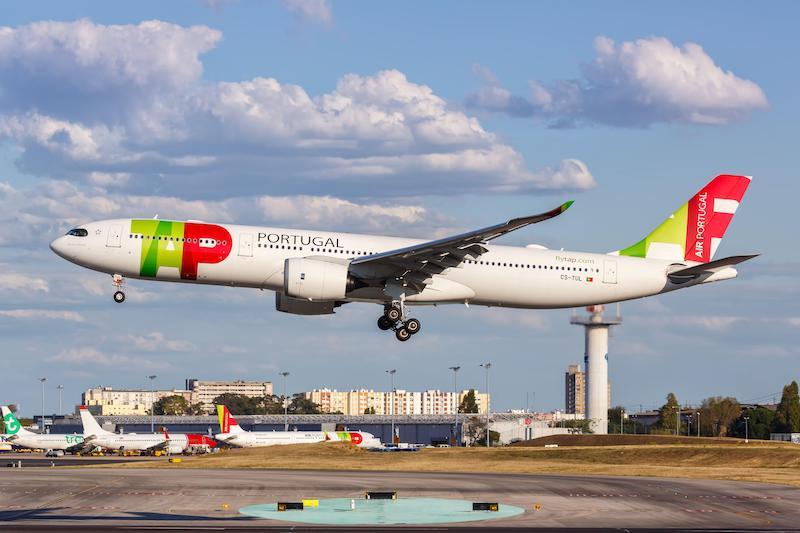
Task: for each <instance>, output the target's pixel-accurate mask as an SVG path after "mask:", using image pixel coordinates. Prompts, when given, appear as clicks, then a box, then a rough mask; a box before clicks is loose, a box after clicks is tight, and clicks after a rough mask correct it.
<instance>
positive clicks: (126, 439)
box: [80, 405, 217, 453]
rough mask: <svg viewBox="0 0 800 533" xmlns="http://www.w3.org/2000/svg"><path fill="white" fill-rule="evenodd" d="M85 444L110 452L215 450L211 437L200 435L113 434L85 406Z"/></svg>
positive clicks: (82, 417)
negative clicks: (193, 447) (191, 448)
mask: <svg viewBox="0 0 800 533" xmlns="http://www.w3.org/2000/svg"><path fill="white" fill-rule="evenodd" d="M80 413H81V423H82V424H83V434H84V436H85V442H86V443H88V444H92V445H93V446H99V447H101V448H106V449H108V450H118V451H121V452H122V451H126V450H128V451H140V452H155V451H164V452H169V453H183V452H184V451H186V450H188V449H189V448H190V447H192V446H195V447H200V446H204V447H207V448H213V447H215V446H216V445H217V443H216V442H215V441H214V439H212V438H211V437H207V436H205V435H199V434H184V433H174V434H172V435H170V434H168V433H167V432H166V431H165V432H163V433H112V432H111V431H107V430H105V429H103V428H102V427H100V424H98V423H97V420H95V418H94V417H93V416H92V413H90V412H89V410H88V409H87V408H86V406H85V405H82V406H81V407H80Z"/></svg>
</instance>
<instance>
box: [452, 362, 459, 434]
mask: <svg viewBox="0 0 800 533" xmlns="http://www.w3.org/2000/svg"><path fill="white" fill-rule="evenodd" d="M450 370H452V371H453V395H454V397H455V402H456V421H455V426H453V442H454V444H455V445H456V446H458V445H459V440H458V408H459V407H460V406H459V402H458V371H459V370H461V367H460V366H451V367H450Z"/></svg>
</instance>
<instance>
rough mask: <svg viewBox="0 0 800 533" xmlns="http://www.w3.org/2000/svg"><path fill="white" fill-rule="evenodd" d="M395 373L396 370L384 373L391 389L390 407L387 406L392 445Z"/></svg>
mask: <svg viewBox="0 0 800 533" xmlns="http://www.w3.org/2000/svg"><path fill="white" fill-rule="evenodd" d="M396 372H397V369H396V368H393V369H391V370H387V371H386V373H387V374H389V381H390V383H391V388H390V392H391V394H390V396H389V398H390V402H391V405H390V406H389V414H390V415H391V417H392V418H391V420H392V444H394V375H395V373H396Z"/></svg>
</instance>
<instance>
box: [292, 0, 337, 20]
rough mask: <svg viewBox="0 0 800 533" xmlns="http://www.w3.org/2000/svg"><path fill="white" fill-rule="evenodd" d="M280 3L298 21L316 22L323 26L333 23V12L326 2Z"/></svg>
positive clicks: (308, 0)
mask: <svg viewBox="0 0 800 533" xmlns="http://www.w3.org/2000/svg"><path fill="white" fill-rule="evenodd" d="M281 3H282V4H283V7H285V8H286V9H287V10H288V11H289V12H290V13H292V14H293V15H294V16H295V17H297V18H298V19H299V20H300V21H303V22H317V23H320V24H324V25H325V26H330V25H331V24H332V23H333V12H332V10H331V5H330V3H329V2H328V0H283V1H282V2H281Z"/></svg>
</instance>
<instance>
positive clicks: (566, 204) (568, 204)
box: [561, 200, 575, 213]
mask: <svg viewBox="0 0 800 533" xmlns="http://www.w3.org/2000/svg"><path fill="white" fill-rule="evenodd" d="M574 203H575V200H568V201H566V202H564V203H563V204H561V212H562V213H563V212H564V211H566V210H567V209H569V208H570V207H572V204H574Z"/></svg>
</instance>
